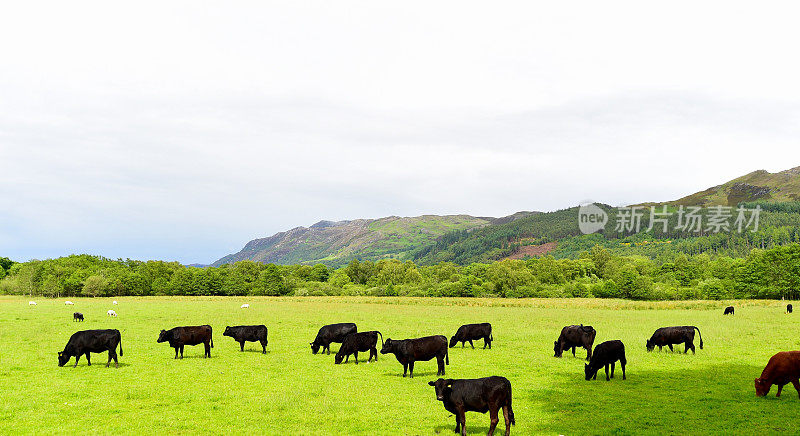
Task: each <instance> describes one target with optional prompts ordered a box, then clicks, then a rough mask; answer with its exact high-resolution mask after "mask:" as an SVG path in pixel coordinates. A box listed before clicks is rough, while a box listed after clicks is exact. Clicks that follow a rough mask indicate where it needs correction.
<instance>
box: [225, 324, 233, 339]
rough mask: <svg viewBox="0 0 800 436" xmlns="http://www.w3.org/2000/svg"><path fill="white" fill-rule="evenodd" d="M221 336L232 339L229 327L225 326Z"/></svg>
mask: <svg viewBox="0 0 800 436" xmlns="http://www.w3.org/2000/svg"><path fill="white" fill-rule="evenodd" d="M222 336H231V337H233V332H232V331H231V327H230V326H227V325H226V326H225V331H224V332H223V333H222Z"/></svg>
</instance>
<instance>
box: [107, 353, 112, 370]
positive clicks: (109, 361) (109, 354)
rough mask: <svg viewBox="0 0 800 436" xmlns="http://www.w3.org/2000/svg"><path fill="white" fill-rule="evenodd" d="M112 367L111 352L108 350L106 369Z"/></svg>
mask: <svg viewBox="0 0 800 436" xmlns="http://www.w3.org/2000/svg"><path fill="white" fill-rule="evenodd" d="M109 365H111V350H108V362H106V368H108V366H109Z"/></svg>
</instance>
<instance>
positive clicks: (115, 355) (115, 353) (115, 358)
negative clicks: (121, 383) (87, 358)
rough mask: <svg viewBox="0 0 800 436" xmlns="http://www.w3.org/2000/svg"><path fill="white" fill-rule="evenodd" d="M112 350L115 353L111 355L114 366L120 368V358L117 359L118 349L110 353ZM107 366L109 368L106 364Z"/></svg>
mask: <svg viewBox="0 0 800 436" xmlns="http://www.w3.org/2000/svg"><path fill="white" fill-rule="evenodd" d="M112 352H113V353H114V354H112V355H111V357H112V358H113V359H114V368H119V360H117V351H116V350H111V351H109V353H112ZM106 368H108V365H106Z"/></svg>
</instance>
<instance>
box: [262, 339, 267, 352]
mask: <svg viewBox="0 0 800 436" xmlns="http://www.w3.org/2000/svg"><path fill="white" fill-rule="evenodd" d="M261 354H267V341H261Z"/></svg>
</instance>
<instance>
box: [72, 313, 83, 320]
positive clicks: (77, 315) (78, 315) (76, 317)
mask: <svg viewBox="0 0 800 436" xmlns="http://www.w3.org/2000/svg"><path fill="white" fill-rule="evenodd" d="M75 321H83V314H82V313H80V312H75V313H73V314H72V322H75Z"/></svg>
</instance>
